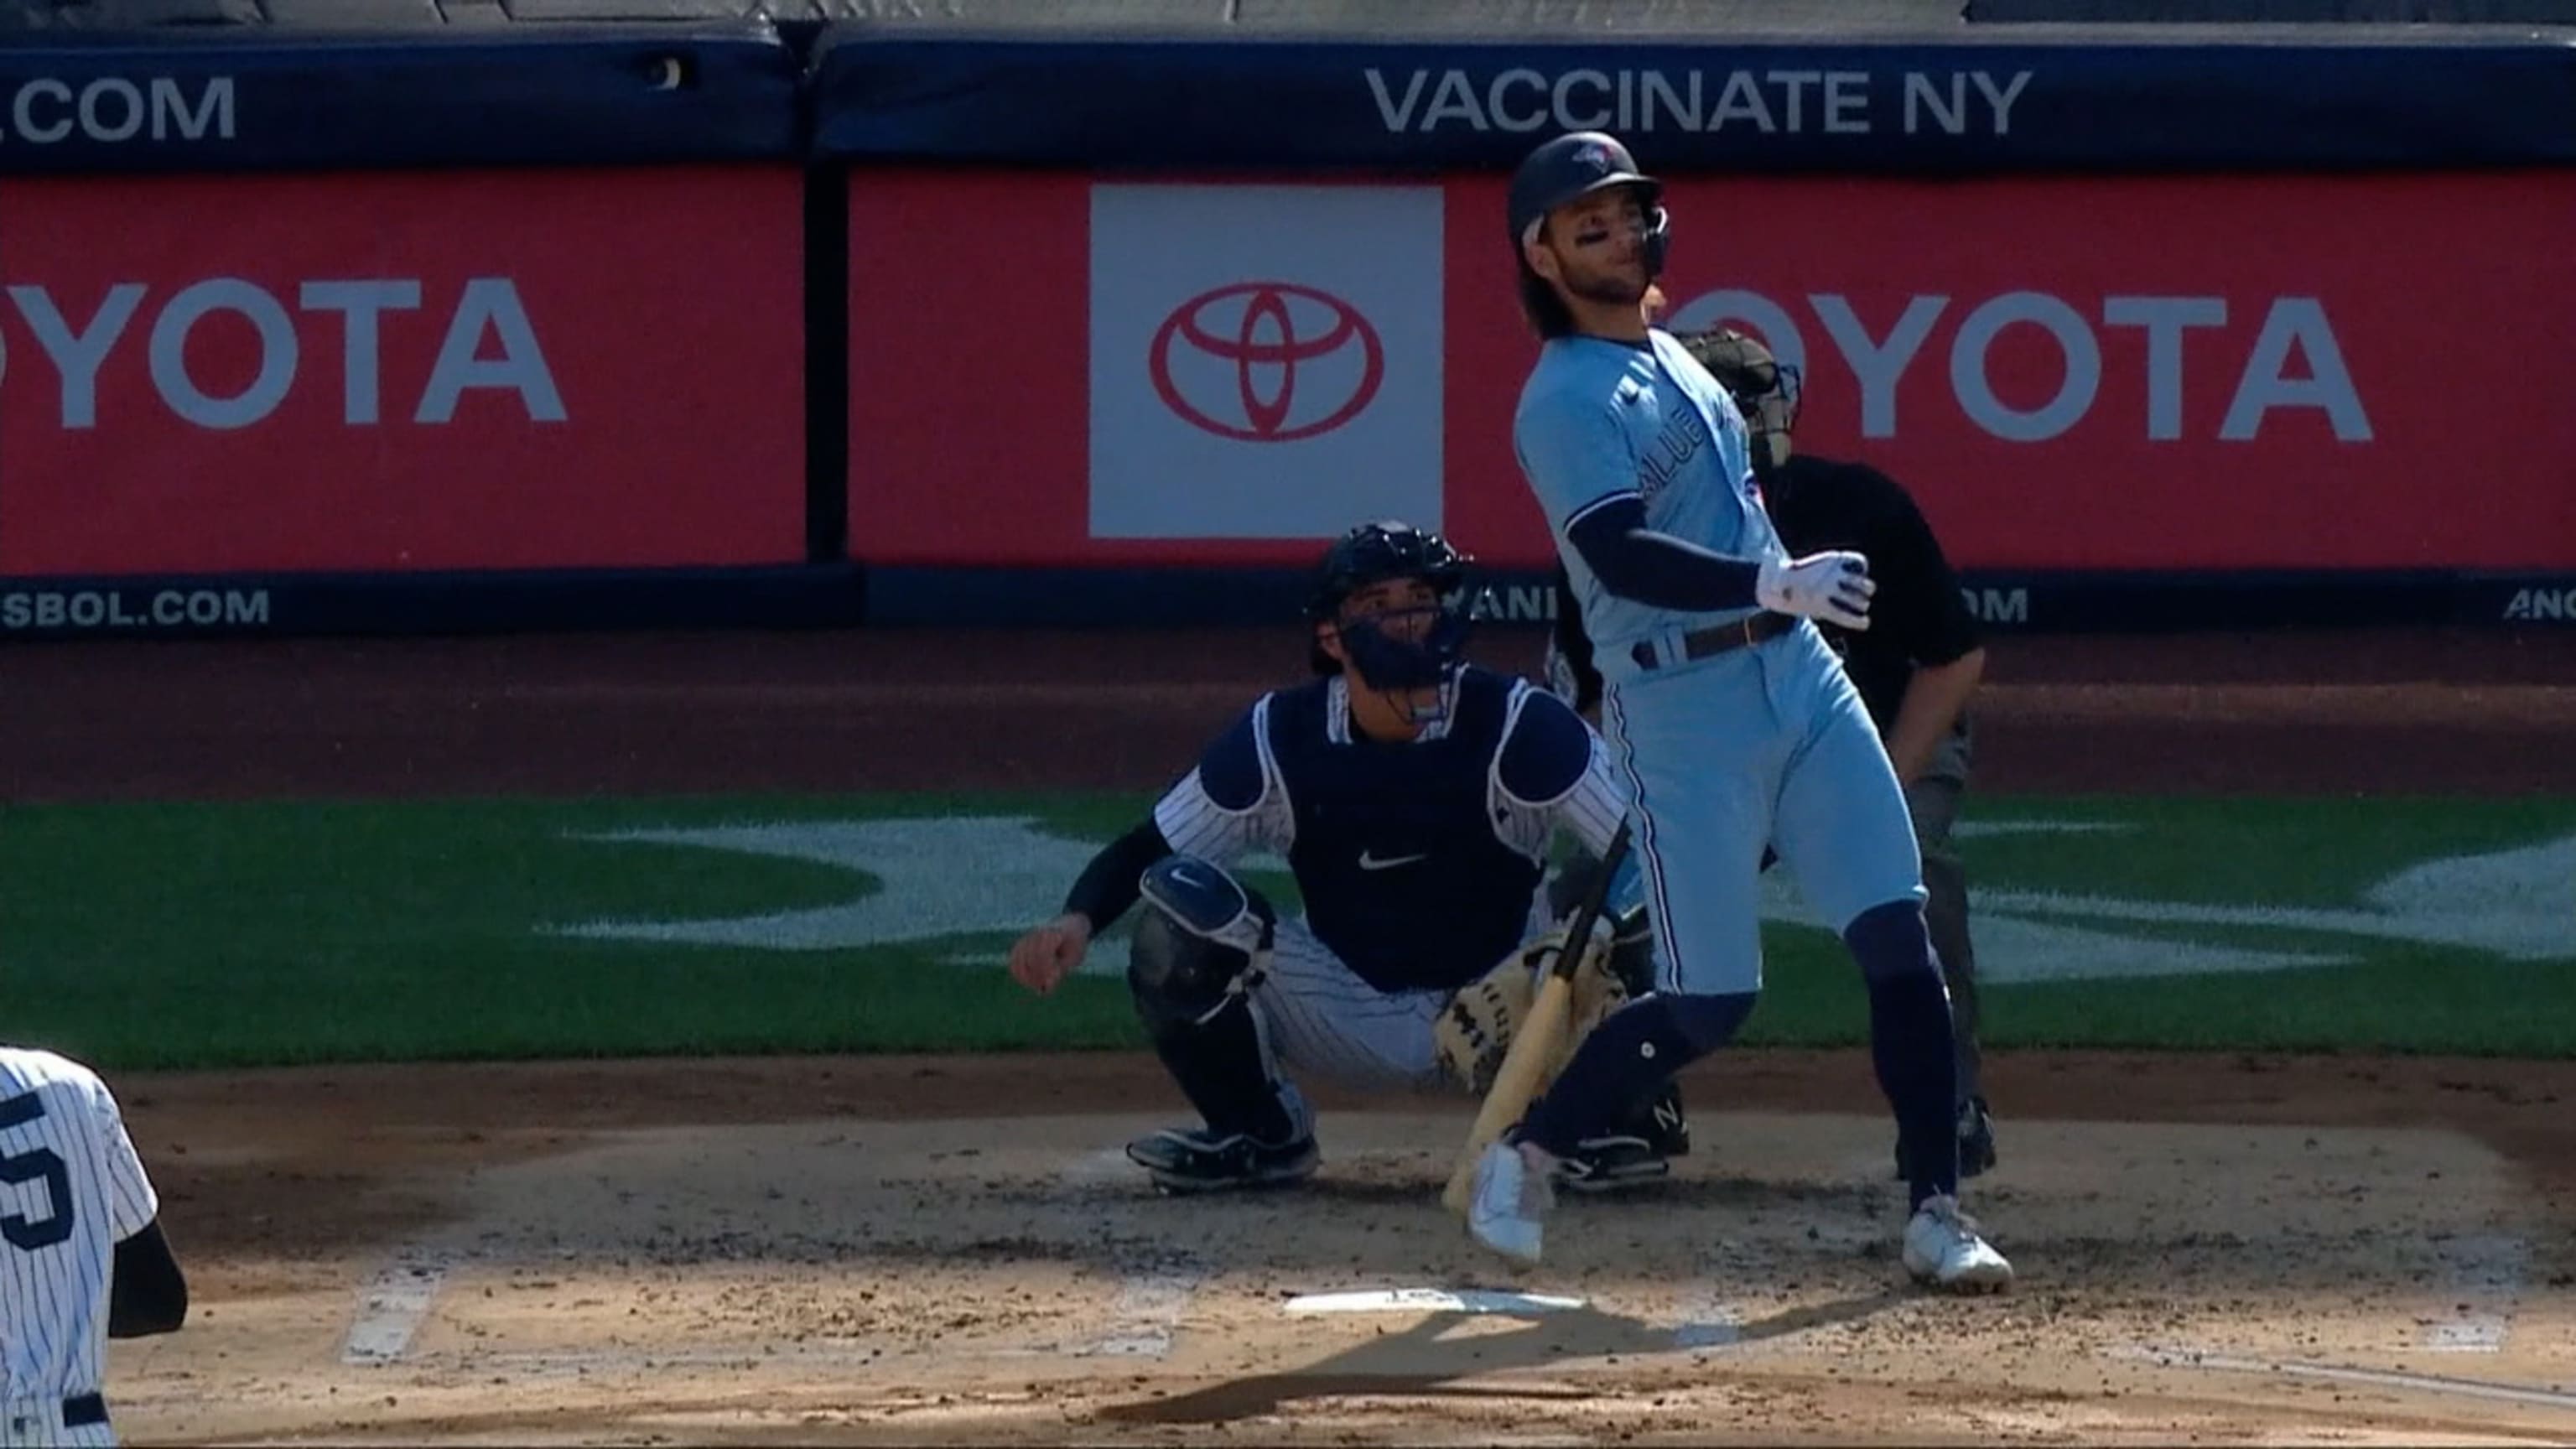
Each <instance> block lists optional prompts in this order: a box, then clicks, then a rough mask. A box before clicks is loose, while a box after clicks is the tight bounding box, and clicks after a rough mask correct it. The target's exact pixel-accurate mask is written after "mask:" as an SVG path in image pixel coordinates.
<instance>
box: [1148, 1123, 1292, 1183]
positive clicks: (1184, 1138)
mask: <svg viewBox="0 0 2576 1449" xmlns="http://www.w3.org/2000/svg"><path fill="white" fill-rule="evenodd" d="M1127 1156H1128V1159H1129V1160H1130V1161H1132V1162H1134V1163H1135V1164H1136V1165H1137V1166H1139V1167H1142V1168H1144V1169H1145V1171H1146V1172H1147V1173H1149V1174H1151V1175H1152V1177H1153V1179H1154V1185H1155V1186H1156V1187H1159V1188H1161V1189H1162V1190H1163V1191H1165V1192H1170V1193H1186V1192H1231V1191H1236V1190H1239V1189H1242V1188H1251V1187H1286V1186H1289V1185H1291V1184H1293V1183H1300V1182H1304V1181H1305V1180H1306V1179H1307V1178H1310V1177H1313V1176H1314V1175H1315V1168H1316V1165H1317V1164H1318V1163H1320V1162H1322V1161H1323V1154H1322V1153H1320V1152H1318V1151H1316V1150H1315V1136H1314V1134H1313V1133H1311V1132H1307V1133H1300V1134H1299V1135H1298V1136H1296V1137H1294V1138H1291V1139H1290V1140H1288V1141H1286V1142H1261V1141H1257V1140H1255V1139H1253V1138H1251V1137H1247V1136H1244V1135H1242V1134H1240V1133H1237V1134H1235V1135H1233V1136H1225V1137H1220V1136H1218V1135H1217V1134H1216V1133H1214V1132H1211V1131H1208V1130H1207V1129H1205V1128H1189V1127H1170V1128H1166V1129H1164V1130H1163V1131H1160V1132H1157V1133H1155V1134H1154V1135H1153V1136H1151V1137H1139V1138H1137V1139H1136V1140H1135V1141H1133V1142H1130V1143H1128V1144H1127Z"/></svg>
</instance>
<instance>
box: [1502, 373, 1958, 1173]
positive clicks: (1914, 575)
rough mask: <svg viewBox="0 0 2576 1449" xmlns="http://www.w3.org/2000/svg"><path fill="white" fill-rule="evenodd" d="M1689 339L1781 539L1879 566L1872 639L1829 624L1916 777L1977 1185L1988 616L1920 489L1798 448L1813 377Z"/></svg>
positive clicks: (1577, 614)
mask: <svg viewBox="0 0 2576 1449" xmlns="http://www.w3.org/2000/svg"><path fill="white" fill-rule="evenodd" d="M1678 336H1679V340H1680V342H1681V344H1682V346H1683V348H1684V349H1686V350H1687V351H1688V352H1689V353H1690V355H1691V356H1692V357H1693V358H1694V359H1696V360H1697V361H1698V362H1699V364H1700V366H1702V367H1705V368H1707V369H1708V372H1709V376H1711V377H1714V378H1716V379H1717V381H1718V385H1719V386H1721V387H1723V388H1725V389H1726V392H1727V396H1729V397H1731V398H1733V399H1734V400H1735V407H1736V411H1737V412H1738V413H1740V414H1741V415H1742V416H1743V418H1744V421H1745V424H1746V426H1747V427H1748V428H1749V429H1750V430H1751V434H1752V442H1753V476H1754V478H1755V479H1756V480H1757V481H1758V482H1759V483H1760V485H1761V488H1762V511H1763V512H1764V513H1765V514H1767V515H1768V516H1769V517H1770V519H1771V523H1772V526H1773V527H1774V528H1776V529H1777V530H1779V533H1780V541H1781V543H1782V544H1783V545H1784V546H1785V547H1786V548H1787V549H1788V550H1789V551H1790V552H1791V553H1814V552H1820V551H1823V550H1827V549H1851V550H1854V551H1856V552H1858V553H1860V554H1862V555H1864V556H1866V557H1867V558H1868V559H1869V564H1870V570H1869V571H1870V577H1871V579H1873V580H1874V581H1876V582H1877V584H1878V586H1879V588H1878V593H1877V594H1876V595H1875V596H1874V597H1873V598H1872V599H1871V601H1870V627H1869V628H1868V629H1867V630H1865V631H1862V632H1859V633H1854V632H1852V631H1850V630H1847V629H1842V628H1839V627H1837V626H1835V625H1833V624H1829V623H1828V624H1821V625H1819V628H1820V629H1821V630H1822V632H1823V633H1824V636H1825V642H1826V643H1827V644H1829V645H1831V646H1832V647H1833V650H1834V652H1835V653H1836V654H1839V655H1841V656H1842V660H1843V671H1844V672H1845V673H1846V674H1849V675H1850V676H1851V681H1852V687H1853V688H1855V689H1857V690H1859V691H1860V697H1861V703H1862V704H1863V705H1864V706H1866V707H1867V709H1868V710H1869V715H1870V719H1871V721H1872V722H1873V723H1874V724H1875V725H1876V726H1877V727H1878V732H1879V738H1880V739H1882V740H1884V741H1885V742H1886V744H1887V757H1888V760H1889V762H1890V763H1891V764H1893V765H1894V766H1895V767H1896V778H1897V779H1898V780H1900V781H1902V782H1904V786H1905V808H1906V810H1907V812H1908V813H1910V814H1911V815H1912V816H1913V818H1914V843H1915V847H1916V849H1917V851H1918V852H1919V853H1920V854H1921V855H1922V857H1923V889H1924V891H1925V893H1926V897H1927V899H1926V900H1925V902H1924V917H1925V920H1926V921H1927V922H1928V923H1929V924H1930V926H1931V929H1932V949H1933V951H1934V952H1935V953H1936V954H1937V955H1938V956H1939V957H1940V958H1941V973H1942V976H1943V978H1944V979H1945V980H1947V981H1948V983H1949V986H1950V1018H1951V1026H1952V1034H1953V1037H1954V1039H1955V1041H1956V1043H1957V1053H1958V1058H1959V1107H1958V1136H1959V1175H1960V1176H1961V1177H1963V1178H1970V1177H1975V1176H1977V1175H1978V1174H1979V1173H1982V1172H1985V1171H1987V1170H1989V1169H1991V1168H1992V1167H1993V1166H1994V1165H1995V1160H1996V1158H1995V1122H1994V1112H1993V1109H1992V1108H1991V1107H1990V1106H1988V1104H1987V1102H1986V1094H1985V1089H1984V1087H1983V1085H1982V1084H1981V1082H1980V1077H1981V1075H1982V1071H1981V1069H1982V1066H1983V1062H1982V1058H1983V1055H1984V1054H1983V1052H1982V1051H1981V1050H1980V1049H1979V1046H1978V1041H1977V952H1976V941H1975V937H1974V934H1973V933H1972V932H1971V931H1970V930H1969V926H1968V873H1967V865H1966V862H1965V860H1964V859H1963V857H1962V856H1961V854H1960V850H1959V843H1958V841H1957V839H1956V838H1955V837H1954V836H1953V835H1952V833H1951V831H1952V827H1953V826H1954V825H1955V824H1956V823H1957V822H1958V818H1959V806H1960V801H1961V799H1962V797H1963V796H1964V795H1965V794H1966V791H1967V788H1968V772H1969V761H1970V758H1971V755H1972V745H1973V736H1972V734H1971V730H1970V724H1969V717H1968V703H1969V700H1970V698H1971V696H1973V695H1974V694H1975V692H1976V689H1977V684H1978V681H1979V679H1980V678H1981V677H1982V676H1983V675H1984V672H1985V663H1986V649H1985V644H1984V642H1983V641H1982V639H1981V638H1980V637H1979V635H1980V630H1979V627H1978V624H1977V620H1976V618H1975V616H1974V615H1972V614H1970V613H1969V612H1968V607H1967V605H1966V603H1965V602H1964V601H1963V600H1962V597H1961V594H1960V589H1959V578H1958V575H1957V574H1956V573H1955V572H1953V571H1952V569H1951V567H1950V560H1949V557H1948V555H1946V554H1945V553H1944V552H1943V551H1942V548H1941V541H1940V539H1939V538H1938V537H1937V536H1936V535H1935V534H1934V532H1933V529H1932V525H1931V523H1930V521H1929V520H1927V519H1926V518H1925V517H1924V516H1923V510H1922V508H1921V507H1920V506H1919V505H1917V504H1916V503H1915V501H1914V495H1913V494H1912V493H1910V492H1908V491H1907V489H1906V487H1905V485H1904V484H1902V483H1899V482H1897V481H1896V480H1895V479H1894V478H1892V477H1890V476H1888V475H1887V474H1886V473H1883V472H1881V471H1880V470H1878V469H1877V468H1874V467H1872V466H1870V465H1869V464H1866V463H1859V462H1848V461H1844V460H1841V459H1833V458H1820V457H1817V456H1815V455H1814V454H1812V453H1809V452H1806V451H1805V450H1803V449H1799V448H1796V447H1795V446H1794V445H1793V442H1792V435H1793V432H1794V430H1795V429H1796V427H1797V422H1798V408H1799V403H1800V401H1801V398H1802V396H1803V393H1802V390H1801V388H1800V386H1799V383H1800V378H1799V375H1798V369H1797V368H1795V367H1793V366H1789V365H1787V364H1784V363H1782V362H1781V361H1780V360H1779V359H1778V358H1776V357H1773V356H1772V355H1771V350H1770V349H1769V348H1767V347H1765V346H1763V345H1762V344H1761V343H1760V342H1759V341H1757V340H1755V339H1754V338H1752V337H1750V336H1747V335H1746V334H1744V333H1742V332H1738V331H1736V330H1734V329H1732V328H1726V327H1718V328H1711V329H1709V330H1707V331H1703V332H1695V333H1683V334H1678ZM1553 590H1554V595H1555V604H1556V621H1555V624H1554V626H1553V627H1552V628H1551V629H1550V631H1549V636H1548V659H1547V669H1546V678H1547V679H1548V680H1549V682H1550V687H1551V688H1553V689H1555V690H1556V691H1557V693H1558V694H1559V695H1560V696H1562V697H1565V698H1569V699H1571V700H1573V701H1574V708H1575V711H1576V713H1578V714H1581V713H1586V712H1597V711H1598V709H1599V708H1600V700H1601V676H1600V674H1599V673H1598V672H1597V671H1595V670H1594V669H1593V667H1592V644H1591V641H1590V640H1589V639H1587V638H1585V637H1584V633H1583V605H1582V601H1581V600H1579V599H1577V598H1575V597H1574V589H1573V585H1572V583H1571V582H1570V581H1569V580H1568V579H1567V577H1566V573H1565V570H1564V568H1563V566H1561V565H1560V566H1559V567H1558V569H1557V572H1556V578H1555V580H1554V584H1553ZM1595 717H1597V713H1596V714H1595ZM1596 870H1597V865H1596V863H1594V862H1589V861H1583V860H1579V859H1578V860H1576V861H1572V862H1569V863H1568V867H1567V869H1566V870H1565V871H1563V872H1562V873H1560V874H1559V876H1558V878H1557V881H1556V884H1555V886H1554V887H1552V889H1553V890H1556V891H1560V892H1571V891H1573V890H1577V889H1580V888H1582V886H1583V884H1584V883H1585V881H1587V880H1588V879H1589V878H1590V877H1591V876H1592V875H1593V874H1594V873H1595V871H1596ZM1906 1161H1907V1158H1906V1151H1905V1146H1904V1144H1903V1143H1901V1142H1900V1143H1898V1144H1897V1150H1896V1175H1897V1177H1898V1179H1899V1180H1900V1181H1901V1180H1903V1179H1904V1178H1905V1177H1906V1176H1907V1171H1906Z"/></svg>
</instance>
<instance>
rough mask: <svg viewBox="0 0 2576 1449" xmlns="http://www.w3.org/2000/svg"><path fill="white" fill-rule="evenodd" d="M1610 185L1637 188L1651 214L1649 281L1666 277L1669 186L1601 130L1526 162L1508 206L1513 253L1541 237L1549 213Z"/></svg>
mask: <svg viewBox="0 0 2576 1449" xmlns="http://www.w3.org/2000/svg"><path fill="white" fill-rule="evenodd" d="M1609 186H1633V187H1635V188H1637V201H1638V204H1639V205H1641V206H1643V207H1644V208H1645V210H1646V278H1647V280H1649V281H1652V280H1653V279H1654V278H1656V277H1657V276H1660V275H1662V273H1663V270H1664V245H1665V242H1666V240H1667V239H1668V238H1669V237H1670V236H1671V234H1672V221H1671V218H1670V217H1668V216H1667V215H1666V214H1665V212H1664V206H1663V195H1664V183H1662V182H1661V181H1658V180H1656V179H1655V178H1654V177H1651V176H1648V175H1645V174H1644V173H1642V172H1640V171H1638V169H1637V158H1636V157H1634V156H1631V155H1629V154H1628V148H1627V147H1625V146H1623V145H1621V144H1619V141H1618V139H1617V138H1615V137H1613V136H1610V135H1608V134H1606V133H1604V132H1601V131H1573V132H1569V133H1568V134H1566V135H1562V136H1559V137H1557V138H1556V139H1555V140H1552V141H1545V142H1542V143H1540V145H1539V146H1538V148H1537V149H1535V150H1533V151H1531V152H1530V153H1529V155H1527V156H1525V157H1523V158H1521V164H1520V169H1519V170H1517V171H1514V172H1513V173H1512V188H1511V197H1510V201H1509V204H1508V211H1509V219H1510V222H1511V232H1512V254H1513V255H1514V256H1518V255H1519V254H1520V249H1521V248H1522V247H1523V246H1525V245H1527V244H1528V243H1529V242H1531V241H1533V240H1535V239H1536V238H1537V236H1538V228H1539V225H1540V224H1541V223H1542V222H1544V221H1546V220H1547V214H1548V213H1549V212H1551V211H1554V210H1556V209H1557V208H1558V207H1560V206H1563V205H1565V204H1566V203H1567V202H1569V201H1573V200H1575V199H1576V198H1578V197H1583V196H1589V195H1591V194H1592V193H1593V192H1596V191H1599V190H1601V189H1602V188H1604V187H1609Z"/></svg>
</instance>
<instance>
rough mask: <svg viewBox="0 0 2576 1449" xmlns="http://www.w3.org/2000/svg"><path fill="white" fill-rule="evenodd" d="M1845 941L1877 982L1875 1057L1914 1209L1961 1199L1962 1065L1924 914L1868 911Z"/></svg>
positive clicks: (1900, 904) (1905, 908)
mask: <svg viewBox="0 0 2576 1449" xmlns="http://www.w3.org/2000/svg"><path fill="white" fill-rule="evenodd" d="M1843 940H1844V942H1845V943H1846V944H1848V945H1849V946H1850V947H1851V952H1852V955H1853V956H1854V957H1855V958H1857V959H1858V960H1859V962H1860V970H1861V975H1862V976H1863V977H1864V978H1865V979H1866V980H1867V981H1868V982H1869V1055H1870V1062H1871V1064H1872V1065H1874V1066H1875V1067H1876V1068H1877V1069H1878V1086H1879V1090H1880V1091H1882V1092H1885V1093H1886V1094H1887V1105H1888V1106H1889V1107H1891V1108H1893V1109H1894V1110H1895V1112H1896V1134H1897V1140H1898V1141H1900V1142H1903V1143H1904V1144H1905V1155H1906V1159H1907V1160H1906V1169H1905V1170H1906V1177H1907V1190H1908V1193H1909V1196H1910V1201H1909V1204H1908V1206H1909V1207H1913V1208H1919V1207H1921V1206H1923V1200H1924V1199H1926V1198H1929V1197H1934V1196H1956V1195H1957V1194H1958V1191H1959V1135H1958V1122H1957V1111H1958V1096H1957V1094H1958V1090H1959V1058H1958V1053H1957V1051H1956V1048H1955V1047H1954V1045H1953V1043H1952V1041H1951V1036H1950V993H1949V989H1948V988H1947V987H1945V986H1943V985H1942V984H1941V964H1940V961H1939V960H1938V958H1936V957H1934V956H1933V954H1932V937H1931V936H1930V934H1929V933H1928V932H1926V930H1925V929H1924V925H1923V908H1922V907H1921V906H1919V905H1917V904H1916V903H1914V902H1913V901H1890V902H1888V903H1887V904H1886V905H1883V906H1873V907H1871V908H1870V909H1868V910H1866V911H1863V912H1861V913H1860V915H1859V916H1858V917H1857V918H1855V919H1854V920H1853V921H1852V923H1851V925H1850V926H1848V927H1846V928H1845V929H1844V931H1843Z"/></svg>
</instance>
